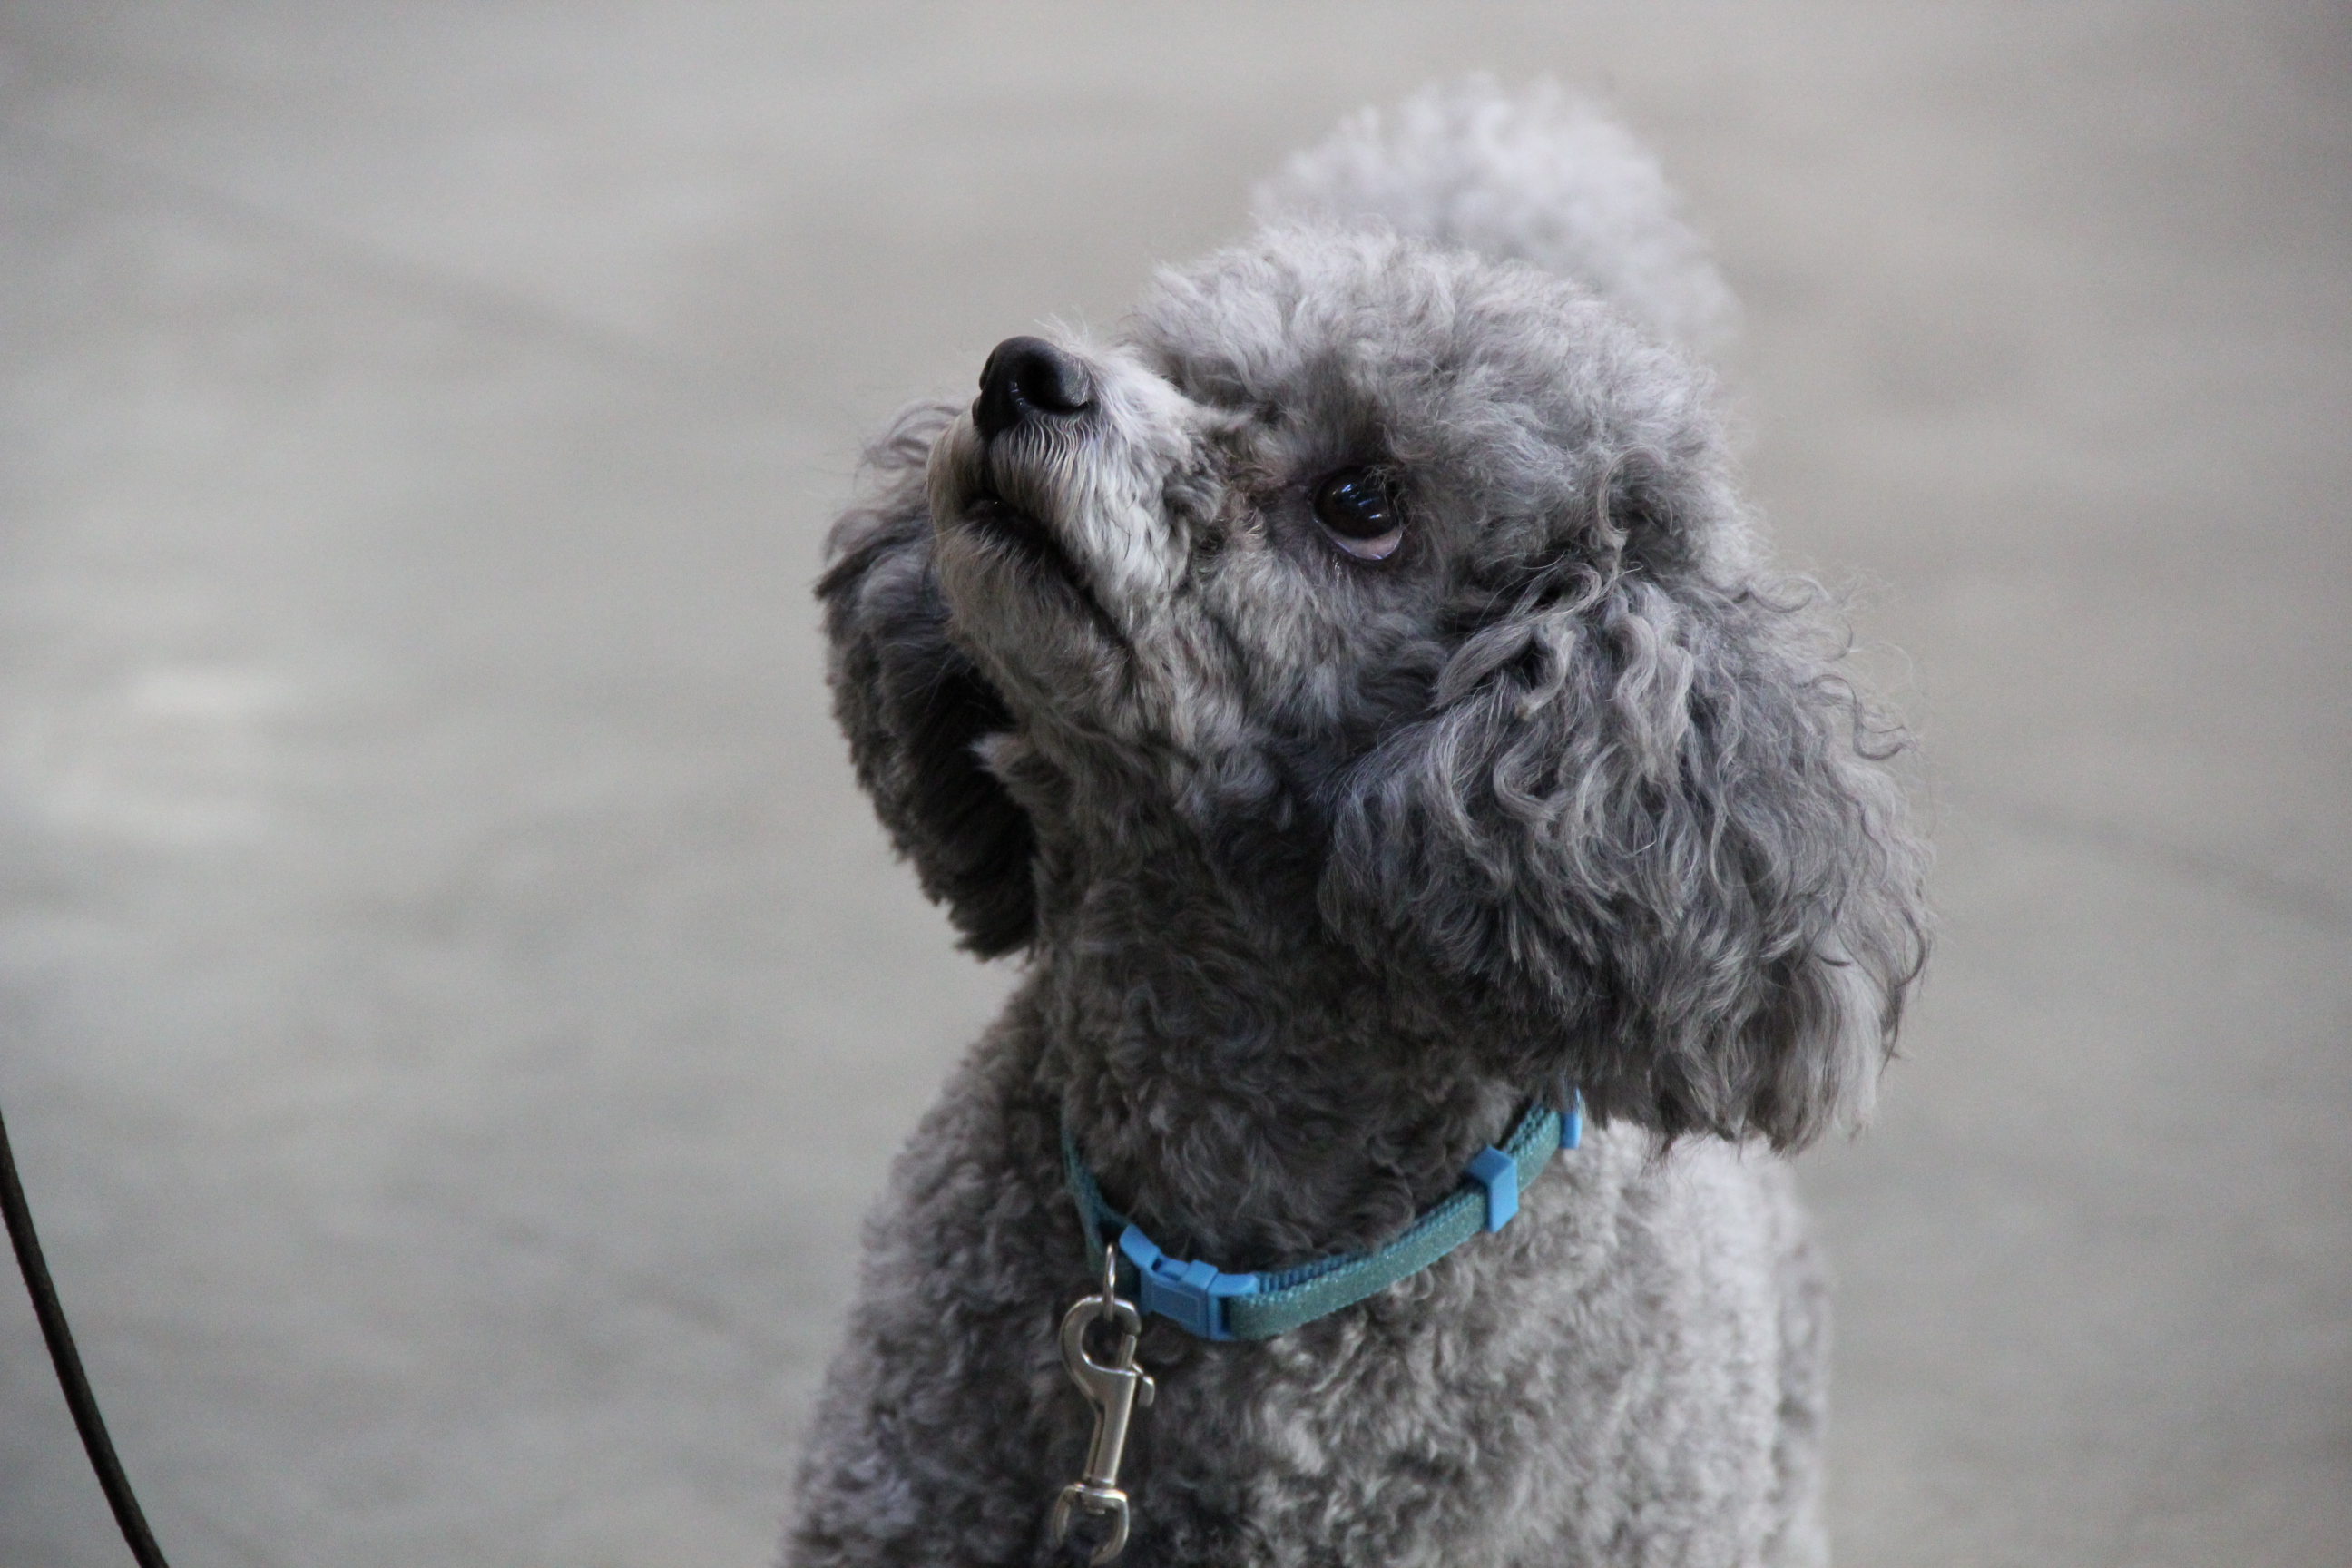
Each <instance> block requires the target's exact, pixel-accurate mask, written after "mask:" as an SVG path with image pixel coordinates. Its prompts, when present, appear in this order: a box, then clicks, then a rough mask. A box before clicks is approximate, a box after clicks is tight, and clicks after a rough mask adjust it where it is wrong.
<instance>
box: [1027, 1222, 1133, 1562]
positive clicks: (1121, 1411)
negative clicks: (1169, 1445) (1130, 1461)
mask: <svg viewBox="0 0 2352 1568" xmlns="http://www.w3.org/2000/svg"><path fill="white" fill-rule="evenodd" d="M1097 1323H1108V1324H1111V1325H1112V1326H1113V1327H1114V1328H1115V1329H1116V1330H1117V1331H1118V1352H1117V1353H1116V1354H1115V1355H1114V1356H1113V1357H1112V1359H1111V1361H1110V1362H1109V1363H1102V1362H1098V1361H1097V1360H1095V1358H1094V1357H1092V1356H1090V1355H1088V1354H1087V1331H1088V1330H1089V1329H1092V1328H1093V1327H1094V1326H1095V1325H1096V1324H1097ZM1142 1332H1143V1316H1142V1314H1141V1313H1139V1312H1138V1311H1137V1310H1135V1303H1134V1302H1132V1301H1122V1300H1119V1298H1118V1248H1117V1247H1104V1248H1103V1283H1102V1293H1101V1294H1100V1295H1097V1296H1087V1297H1084V1298H1082V1299H1081V1300H1079V1301H1078V1303H1077V1304H1076V1306H1074V1307H1072V1308H1071V1309H1070V1310H1069V1312H1068V1314H1067V1315H1066V1316H1065V1317H1064V1318H1063V1319H1062V1364H1063V1365H1064V1366H1066V1367H1067V1368H1069V1370H1070V1381H1071V1382H1073V1383H1075V1384H1077V1385H1078V1392H1079V1393H1081V1394H1085V1395H1086V1396H1087V1402H1088V1403H1089V1404H1091V1405H1093V1406H1094V1407H1095V1436H1094V1441H1093V1442H1091V1443H1089V1444H1088V1445H1087V1473H1086V1474H1085V1475H1084V1476H1083V1477H1081V1478H1079V1479H1076V1480H1075V1481H1072V1482H1071V1483H1070V1484H1069V1485H1068V1486H1066V1487H1064V1488H1063V1489H1062V1492H1061V1495H1060V1496H1059V1497H1057V1498H1055V1500H1054V1518H1053V1522H1052V1525H1051V1527H1050V1528H1051V1530H1052V1532H1053V1539H1054V1544H1055V1546H1059V1545H1061V1544H1062V1543H1063V1542H1066V1541H1067V1540H1068V1539H1069V1537H1070V1518H1071V1514H1072V1513H1073V1511H1074V1510H1085V1511H1086V1512H1087V1513H1089V1514H1095V1515H1108V1517H1109V1519H1110V1533H1109V1534H1108V1536H1106V1537H1105V1538H1104V1539H1103V1541H1102V1542H1101V1543H1100V1544H1099V1545H1097V1547H1096V1548H1095V1549H1094V1554H1093V1555H1092V1556H1091V1557H1089V1558H1087V1563H1088V1564H1089V1568H1102V1564H1103V1563H1108V1562H1109V1561H1110V1560H1111V1559H1112V1558H1114V1557H1116V1556H1118V1554H1119V1552H1122V1551H1124V1550H1125V1549H1126V1546H1127V1494H1126V1493H1125V1492H1123V1491H1121V1490H1119V1489H1118V1461H1119V1457H1120V1455H1122V1454H1123V1453H1124V1452H1125V1451H1126V1449H1127V1429H1128V1425H1129V1421H1130V1420H1131V1419H1132V1418H1133V1417H1134V1415H1135V1412H1136V1410H1137V1409H1138V1408H1139V1407H1140V1406H1148V1405H1150V1403H1151V1393H1152V1388H1151V1377H1150V1373H1146V1372H1145V1371H1144V1370H1143V1369H1142V1368H1140V1367H1139V1366H1137V1365H1136V1364H1135V1342H1136V1340H1137V1338H1138V1337H1139V1336H1140V1335H1141V1334H1142Z"/></svg>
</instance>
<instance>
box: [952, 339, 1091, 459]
mask: <svg viewBox="0 0 2352 1568" xmlns="http://www.w3.org/2000/svg"><path fill="white" fill-rule="evenodd" d="M1093 402H1094V399H1093V397H1092V396H1091V395H1090V392H1089V389H1088V387H1087V373H1086V371H1085V370H1084V369H1083V368H1082V367H1081V366H1080V365H1079V363H1078V362H1077V361H1076V360H1074V359H1072V358H1071V357H1070V356H1069V355H1067V354H1066V353H1063V352H1062V351H1061V350H1059V349H1057V348H1055V346H1054V345H1053V344H1051V343H1049V342H1045V340H1044V339H1043V338H1007V339H1005V340H1004V341H1003V342H1001V343H999V344H997V345H996V347H995V348H994V349H993V350H992V351H990V353H989V356H988V363H986V364H985V365H982V367H981V372H980V398H979V400H978V401H977V402H975V403H974V404H973V405H971V420H972V423H973V424H974V425H977V426H980V433H981V435H982V437H985V438H987V439H990V440H993V439H994V438H995V437H998V436H1000V435H1002V434H1003V433H1004V432H1005V431H1007V430H1010V429H1012V428H1013V426H1015V425H1018V424H1021V423H1022V422H1023V421H1024V420H1032V419H1034V420H1040V421H1043V420H1049V419H1062V418H1066V417H1068V416H1070V415H1073V414H1078V413H1082V412H1084V411H1085V410H1086V409H1087V407H1089V406H1091V405H1092V404H1093Z"/></svg>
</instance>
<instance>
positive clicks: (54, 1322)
mask: <svg viewBox="0 0 2352 1568" xmlns="http://www.w3.org/2000/svg"><path fill="white" fill-rule="evenodd" d="M0 1210H5V1211H6V1213H7V1216H8V1239H9V1241H10V1242H11V1243H12V1244H14V1245H15V1247H16V1267H17V1268H20V1269H22V1270H23V1271H24V1275H25V1289H26V1290H28V1291H30V1292H31V1293H32V1297H33V1313H34V1315H35V1316H36V1317H37V1318H39V1319H40V1321H41V1337H42V1338H43V1339H45V1340H47V1341H48V1342H49V1360H50V1362H51V1363H53V1364H54V1365H55V1366H56V1367H57V1369H58V1387H59V1388H61V1389H63V1390H64V1391H65V1395H66V1407H67V1408H68V1409H69V1410H71V1411H72V1412H73V1419H74V1426H75V1428H76V1429H77V1430H79V1432H80V1433H81V1446H82V1447H84V1448H85V1449H87V1450H88V1451H89V1466H90V1468H92V1469H94V1470H96V1471H97V1472H98V1484H99V1486H100V1488H101V1489H103V1490H104V1491H105V1493H106V1500H107V1504H108V1506H109V1507H110V1508H112V1509H113V1510H114V1522H115V1523H117V1524H119V1525H121V1527H122V1539H123V1542H125V1544H127V1545H128V1546H129V1547H130V1548H131V1558H132V1559H133V1560H134V1561H135V1562H137V1563H138V1564H139V1568H168V1565H167V1564H166V1563H164V1561H163V1550H162V1549H161V1548H160V1547H158V1546H157V1545H156V1544H155V1537H154V1535H153V1533H152V1531H149V1530H148V1528H147V1516H146V1515H145V1514H143V1513H142V1512H140V1511H139V1500H138V1499H137V1498H136V1497H134V1496H132V1495H131V1480H130V1478H128V1477H127V1476H125V1475H124V1474H123V1473H122V1461H121V1460H120V1459H118V1458H115V1457H114V1440H113V1439H112V1438H110V1437H109V1436H107V1435H106V1418H105V1417H104V1416H102V1415H100V1414H99V1413H98V1400H97V1397H96V1396H95V1395H93V1394H91V1393H90V1391H89V1377H87V1376H86V1375H84V1373H83V1372H82V1370H81V1355H80V1353H79V1352H77V1351H76V1350H75V1349H74V1342H73V1331H72V1330H71V1329H69V1328H68V1327H67V1326H66V1310H65V1308H64V1307H62V1306H60V1305H58V1288H57V1286H56V1284H55V1283H54V1282H52V1281H51V1280H50V1279H49V1266H48V1263H47V1261H46V1260H45V1259H44V1258H42V1257H41V1238H40V1237H37V1236H36V1235H35V1234H34V1233H33V1211H32V1210H30V1209H28V1208H26V1206H25V1185H24V1184H23V1183H22V1182H19V1181H18V1180H17V1179H16V1153H15V1152H14V1151H12V1150H11V1149H10V1148H9V1147H8V1123H7V1121H5V1119H0Z"/></svg>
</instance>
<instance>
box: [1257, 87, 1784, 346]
mask: <svg viewBox="0 0 2352 1568" xmlns="http://www.w3.org/2000/svg"><path fill="white" fill-rule="evenodd" d="M1252 208H1253V210H1254V211H1255V213H1256V215H1257V216H1258V217H1259V219H1260V220H1261V221H1265V222H1286V221H1292V220H1296V219H1299V218H1307V219H1311V220H1319V221H1324V222H1343V223H1356V222H1363V221H1367V220H1369V221H1374V222H1379V223H1384V224H1387V225H1388V226H1391V227H1392V228H1394V229H1395V230H1396V231H1397V232H1398V233H1400V234H1403V235H1409V236H1412V237H1416V238H1422V239H1427V240H1430V241H1432V242H1433V243H1435V244H1439V245H1445V246H1459V247H1462V248H1464V249H1465V250H1474V251H1476V252H1477V253H1478V254H1479V255H1481V256H1486V257H1490V258H1494V259H1496V260H1507V261H1528V262H1532V263H1534V264H1535V265H1536V266H1538V267H1541V268H1547V269H1549V270H1550V271H1554V272H1558V273H1560V274H1561V275H1563V276H1565V277H1569V278H1573V279H1576V280H1577V281H1578V282H1580V283H1581V284H1583V285H1584V286H1585V287H1586V288H1588V289H1591V290H1592V291H1593V292H1594V293H1596V294H1598V295H1600V296H1601V298H1602V299H1604V300H1608V301H1609V302H1610V303H1611V304H1612V305H1614V306H1616V307H1617V308H1618V309H1619V310H1622V311H1624V312H1625V314H1626V315H1627V316H1628V317H1630V318H1631V319H1632V320H1633V321H1635V322H1637V323H1638V324H1640V325H1641V326H1643V328H1645V329H1646V330H1648V331H1653V332H1655V333H1658V334H1660V335H1662V336H1664V337H1665V338H1666V339H1668V340H1670V341H1672V342H1678V343H1681V344H1683V345H1684V346H1685V347H1687V348H1692V349H1698V350H1712V349H1717V348H1720V347H1721V346H1722V345H1723V344H1724V343H1725V342H1727V341H1728V339H1729V338H1730V337H1731V335H1732V333H1733V331H1734V330H1735V328H1736V325H1737V321H1738V306H1737V304H1736V302H1735V301H1734V300H1733V298H1732V294H1731V290H1730V289H1728V288H1727V287H1726V286H1725V285H1724V281H1723V279H1722V277H1721V276H1720V275H1719V274H1718V273H1717V271H1716V269H1715V265H1714V263H1713V262H1712V261H1711V260H1710V259H1709V258H1708V256H1707V251H1706V244H1705V242H1704V241H1702V240H1701V239H1700V238H1699V237H1698V234H1697V232H1696V230H1695V229H1694V228H1693V227H1692V226H1691V224H1690V223H1689V221H1688V220H1687V218H1686V217H1685V216H1684V212H1683V204H1682V200H1681V198H1680V197H1679V196H1677V195H1675V191H1674V189H1673V188H1672V187H1671V186H1670V185H1668V184H1666V178H1665V175H1664V173H1662V172H1661V171H1660V169H1659V167H1658V161H1657V160H1656V159H1655V158H1654V157H1653V156H1651V154H1650V153H1649V152H1648V150H1647V149H1645V148H1643V146H1642V144H1641V143H1640V142H1636V141H1635V140H1634V139H1633V135H1632V134H1631V133H1630V132H1627V131H1626V130H1625V128H1624V127H1623V126H1622V125H1620V124H1618V123H1617V122H1616V121H1613V120H1612V119H1610V118H1609V116H1608V115H1607V114H1605V113H1603V112H1602V111H1601V110H1600V109H1599V108H1597V107H1596V106H1595V105H1593V104H1592V103H1591V101H1590V100H1585V99H1582V98H1579V97H1577V96H1575V95H1574V94H1571V93H1569V92H1566V91H1563V90H1562V89H1560V87H1559V84H1558V83H1556V82H1552V81H1549V80H1546V81H1539V82H1537V83H1536V84H1535V85H1533V86H1532V87H1530V88H1528V89H1526V90H1525V91H1523V92H1520V93H1517V94H1512V93H1507V92H1505V91H1504V90H1503V89H1501V88H1499V87H1498V86H1497V85H1496V82H1495V80H1494V79H1493V78H1491V77H1487V76H1484V75H1478V76H1470V77H1466V78H1464V79H1461V80H1458V81H1454V82H1448V83H1443V84H1439V85H1435V86H1432V87H1428V88H1424V89H1423V90H1421V91H1420V92H1418V93H1416V94H1414V95H1413V96H1412V97H1411V98H1409V99H1407V100H1404V101H1403V102H1402V103H1401V104H1398V105H1397V106H1396V107H1395V108H1393V109H1391V110H1385V111H1383V110H1378V109H1366V110H1361V111H1360V112H1359V113H1357V114H1355V115H1353V116H1352V117H1350V118H1349V120H1348V121H1346V122H1345V123H1344V124H1342V125H1341V126H1340V127H1339V130H1338V131H1336V132H1333V133H1332V134H1331V136H1330V137H1328V139H1327V140H1325V141H1323V142H1319V143H1318V144H1317V145H1316V146H1314V147H1311V148H1309V149H1308V150H1307V151H1306V152H1303V153H1296V154H1294V155H1293V156H1292V157H1291V158H1290V160H1289V162H1287V163H1285V164H1284V165H1283V166H1282V169H1281V171H1280V172H1279V173H1277V174H1275V175H1274V176H1273V177H1272V178H1270V179H1268V180H1266V181H1265V182H1264V183H1263V184H1260V185H1259V186H1258V187H1257V190H1256V193H1255V199H1254V201H1253V203H1252Z"/></svg>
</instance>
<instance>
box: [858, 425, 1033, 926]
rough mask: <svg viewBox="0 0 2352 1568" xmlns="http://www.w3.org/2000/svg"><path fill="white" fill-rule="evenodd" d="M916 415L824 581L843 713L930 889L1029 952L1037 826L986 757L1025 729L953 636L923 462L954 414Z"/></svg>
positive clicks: (893, 443) (952, 908)
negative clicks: (935, 563) (1008, 734)
mask: <svg viewBox="0 0 2352 1568" xmlns="http://www.w3.org/2000/svg"><path fill="white" fill-rule="evenodd" d="M954 415H955V411H954V409H952V408H951V407H949V406H946V405H918V406H916V407H913V408H910V409H908V410H907V411H906V412H905V413H903V414H901V415H900V416H898V420H897V421H896V422H895V423H894V424H893V426H891V428H890V430H889V432H888V433H887V435H885V436H884V437H883V438H882V439H881V440H880V441H878V442H877V443H876V444H875V446H874V447H873V448H872V450H871V451H870V452H869V453H868V456H867V464H868V468H869V472H870V476H871V477H870V485H871V489H870V491H869V494H870V497H871V499H870V500H869V501H868V502H867V504H866V505H863V506H859V507H856V508H853V509H852V510H849V511H847V512H845V514H843V516H842V518H841V520H840V521H838V522H836V523H835V525H834V528H833V533H832V537H831V539H830V540H829V542H828V544H827V560H828V562H829V563H830V564H829V565H828V566H827V568H826V571H825V574H824V577H823V578H822V579H821V580H820V581H819V582H818V584H817V596H818V598H819V599H820V600H821V601H823V603H824V626H825V635H826V637H827V639H828V641H829V642H830V644H831V654H830V662H829V673H828V679H829V681H830V683H831V685H832V688H833V703H834V714H835V717H836V718H837V719H838V720H839V721H840V723H841V727H842V730H843V731H845V733H846V734H847V735H848V737H849V749H850V755H851V757H852V759H853V760H854V761H855V763H856V767H857V778H858V782H859V783H860V784H863V785H865V787H866V793H867V794H868V795H872V796H873V797H874V805H875V809H876V810H877V812H878V813H879V814H880V816H881V818H882V824H883V826H884V827H886V828H887V829H888V831H889V834H890V837H891V840H892V842H893V843H895V844H896V845H897V846H898V850H899V853H901V854H903V855H905V856H906V857H907V858H909V859H910V860H912V861H913V862H914V864H915V869H916V872H917V874H918V875H919V877H920V878H921V879H922V884H923V890H924V891H925V892H926V893H928V894H929V895H930V896H931V898H933V899H935V900H938V901H940V903H942V904H945V905H946V906H947V910H948V913H949V915H950V918H951V919H952V920H953V921H955V924H956V928H957V929H958V930H959V931H961V932H962V933H963V937H964V945H965V946H967V947H969V948H971V950H972V951H973V952H977V953H979V954H981V955H982V956H983V957H993V956H995V955H996V954H999V953H1003V952H1011V951H1013V949H1015V948H1018V947H1022V946H1024V945H1026V943H1027V942H1029V940H1030V938H1031V936H1032V934H1033V933H1034V929H1035V925H1036V907H1035V895H1034V889H1033V883H1032V875H1031V860H1032V856H1033V851H1034V835H1033V833H1032V831H1031V826H1030V822H1029V818H1028V816H1027V814H1026V813H1024V811H1023V810H1022V809H1021V807H1020V806H1019V805H1016V804H1014V802H1013V797H1012V796H1011V795H1009V794H1007V793H1006V791H1005V788H1004V786H1003V784H1000V783H999V782H998V781H997V780H996V778H995V777H994V776H993V775H992V774H991V773H989V772H988V771H987V769H986V768H985V767H983V766H982V763H981V759H980V755H979V752H978V750H977V748H979V746H980V745H981V743H982V742H983V741H984V740H985V739H986V738H987V737H989V736H990V735H992V734H995V733H999V732H1002V731H1008V730H1010V729H1012V727H1013V721H1012V719H1011V717H1010V715H1009V714H1008V713H1007V711H1006V710H1005V706H1004V702H1003V699H1002V698H1001V697H999V696H998V694H997V693H996V691H995V690H994V689H992V687H991V686H990V685H989V684H988V682H987V680H986V679H983V678H982V675H981V672H980V671H979V669H978V668H976V667H975V666H974V665H973V664H972V662H971V659H970V658H967V657H966V656H965V655H964V654H963V653H962V652H961V650H959V649H958V648H956V647H954V646H953V645H951V644H950V642H949V640H948V637H947V623H948V612H947V605H946V603H945V601H944V600H943V599H942V598H941V597H940V585H939V578H938V574H937V573H936V572H935V571H934V570H933V568H932V564H931V538H932V533H931V518H930V510H929V501H928V499H927V493H926V488H925V482H924V464H925V461H926V459H927V458H928V456H929V451H930V447H931V443H932V442H933V440H934V439H935V438H936V437H938V435H939V433H940V431H941V430H942V429H944V428H945V427H946V426H947V425H948V423H949V421H950V420H951V419H952V418H953V417H954Z"/></svg>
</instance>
